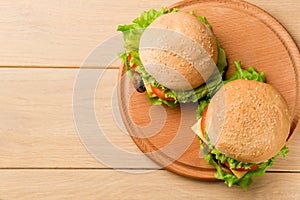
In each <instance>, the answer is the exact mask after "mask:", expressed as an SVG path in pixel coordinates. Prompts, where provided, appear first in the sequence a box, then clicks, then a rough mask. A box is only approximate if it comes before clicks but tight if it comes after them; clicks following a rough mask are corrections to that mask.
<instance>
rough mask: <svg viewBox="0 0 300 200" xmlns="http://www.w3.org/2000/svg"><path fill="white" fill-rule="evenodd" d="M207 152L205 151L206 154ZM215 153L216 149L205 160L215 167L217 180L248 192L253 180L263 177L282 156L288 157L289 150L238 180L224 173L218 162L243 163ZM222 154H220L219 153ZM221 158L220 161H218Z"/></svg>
mask: <svg viewBox="0 0 300 200" xmlns="http://www.w3.org/2000/svg"><path fill="white" fill-rule="evenodd" d="M200 146H202V142H200ZM200 149H204V148H203V147H200ZM205 152H206V151H204V153H205ZM215 152H218V151H217V150H216V149H215V148H214V149H213V150H212V152H210V153H208V154H206V156H205V158H204V159H205V160H206V161H207V162H208V163H209V164H211V165H213V166H214V167H215V168H216V170H217V172H216V173H215V177H216V178H217V179H220V180H223V181H224V183H225V184H227V185H228V187H231V186H233V185H240V186H242V187H243V189H244V190H245V191H247V190H248V186H249V185H251V183H252V182H253V180H252V178H253V177H256V176H262V175H264V174H265V172H266V171H267V169H268V168H269V167H270V166H272V165H273V163H274V161H275V160H276V158H277V157H278V156H280V155H282V156H283V157H286V156H287V154H288V148H287V147H286V146H284V147H283V148H282V149H281V150H280V151H279V152H278V153H277V154H276V155H275V156H274V157H272V158H270V159H269V160H268V161H267V162H262V163H259V168H258V169H256V170H253V171H250V172H247V173H246V174H245V175H244V176H243V177H242V178H240V179H239V178H238V177H236V176H235V175H234V174H229V173H227V172H226V171H224V170H223V169H222V168H221V166H219V165H218V160H219V159H223V160H224V162H225V160H227V161H228V159H231V160H232V162H236V163H241V162H240V161H234V159H232V158H228V157H226V156H225V155H223V156H222V157H220V155H219V157H218V155H217V154H215ZM218 154H220V153H218ZM218 158H219V159H218ZM221 162H222V161H221ZM246 164H250V163H246ZM238 165H239V164H236V166H238Z"/></svg>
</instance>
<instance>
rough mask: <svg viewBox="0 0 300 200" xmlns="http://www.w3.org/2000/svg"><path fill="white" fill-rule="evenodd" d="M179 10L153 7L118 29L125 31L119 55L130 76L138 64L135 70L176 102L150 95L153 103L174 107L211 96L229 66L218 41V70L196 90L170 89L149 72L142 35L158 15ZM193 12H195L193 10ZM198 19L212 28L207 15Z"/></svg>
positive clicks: (219, 84)
mask: <svg viewBox="0 0 300 200" xmlns="http://www.w3.org/2000/svg"><path fill="white" fill-rule="evenodd" d="M177 11H178V9H173V10H168V11H166V9H165V8H162V9H161V10H159V11H156V10H154V9H151V10H149V11H145V12H143V13H142V14H141V16H140V17H139V18H136V19H135V20H133V24H129V25H120V26H118V29H117V30H118V31H122V32H123V38H124V48H125V52H122V53H120V54H119V57H120V58H121V59H122V60H123V62H124V63H125V67H126V70H127V74H128V76H129V77H132V72H131V71H130V66H132V65H133V64H136V65H137V67H136V69H135V71H136V72H138V73H140V74H141V77H142V78H143V79H144V80H145V81H147V82H148V83H150V84H151V85H153V86H154V87H157V88H161V89H162V90H163V91H164V92H165V96H166V97H171V98H173V99H175V101H174V102H170V101H166V100H164V99H160V98H158V97H155V98H150V97H149V96H148V98H149V100H150V102H151V103H153V104H162V103H165V104H167V105H171V107H173V106H174V105H178V103H179V102H182V103H187V102H197V101H198V99H201V98H206V97H207V96H211V95H212V94H213V93H214V92H215V91H217V90H216V89H215V88H217V87H219V86H221V83H222V79H221V78H220V77H221V76H223V74H224V72H225V71H226V66H227V61H226V54H225V51H224V50H223V49H222V48H221V46H220V44H219V43H218V52H219V57H218V62H217V68H218V70H216V72H215V73H214V74H213V75H212V76H211V78H210V80H208V81H207V84H203V85H201V86H199V87H198V88H196V89H194V90H189V91H173V90H169V89H168V88H166V87H164V86H163V85H161V84H160V83H158V82H157V81H156V80H155V79H154V78H153V77H152V76H150V74H148V73H147V71H146V70H145V68H144V66H143V65H142V63H141V60H140V58H139V52H138V48H139V41H140V37H141V35H142V33H143V31H144V30H145V28H147V27H148V26H149V25H150V24H151V23H152V22H153V21H154V20H155V19H156V18H157V17H159V16H161V15H163V14H165V13H170V12H177ZM191 12H192V11H191ZM191 14H194V13H193V12H192V13H191ZM198 19H199V20H200V21H202V22H204V23H205V24H206V25H207V26H208V27H209V28H211V25H210V24H209V23H208V21H207V20H206V18H205V17H202V16H198ZM129 54H130V55H131V60H130V66H129V65H128V63H127V56H128V55H129ZM220 74H221V75H220ZM167 102H168V103H167Z"/></svg>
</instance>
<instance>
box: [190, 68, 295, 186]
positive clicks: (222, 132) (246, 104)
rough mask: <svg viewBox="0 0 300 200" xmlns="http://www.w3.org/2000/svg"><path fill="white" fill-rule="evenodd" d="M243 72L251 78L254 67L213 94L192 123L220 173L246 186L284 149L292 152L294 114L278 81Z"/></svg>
mask: <svg viewBox="0 0 300 200" xmlns="http://www.w3.org/2000/svg"><path fill="white" fill-rule="evenodd" d="M236 64H239V63H236ZM250 71H251V70H250ZM243 73H247V75H250V76H248V78H249V77H250V78H251V74H252V73H251V72H249V71H246V70H241V71H240V72H237V73H236V76H235V77H234V78H233V79H234V80H230V81H228V82H226V83H225V84H224V85H223V86H222V87H221V88H220V90H219V91H217V92H216V94H215V95H214V96H213V97H212V98H211V100H210V101H209V103H208V104H207V105H206V106H205V108H204V110H203V111H202V112H201V113H200V116H201V118H200V119H199V121H198V122H197V123H196V124H195V125H194V126H193V128H192V129H193V130H194V131H195V132H196V134H197V135H198V138H199V140H200V149H201V150H202V152H203V153H204V156H205V157H204V158H205V160H206V161H207V162H208V163H209V164H211V165H213V166H214V167H215V168H216V170H217V172H216V173H215V177H216V178H217V179H221V180H223V181H224V182H225V183H226V184H227V185H228V186H230V187H231V186H232V185H234V184H237V185H240V186H242V187H243V188H244V189H245V190H247V187H248V186H249V185H250V184H251V183H252V178H253V177H255V176H261V175H263V174H264V173H265V172H266V170H267V169H268V167H270V166H271V165H272V164H273V162H274V161H275V159H276V158H277V157H278V156H279V155H283V156H286V155H287V153H288V149H287V147H286V140H287V138H288V136H289V133H290V125H291V119H292V118H291V116H290V113H289V109H288V106H287V103H286V101H285V100H284V98H283V97H282V96H281V94H280V93H279V92H278V91H277V90H276V89H275V88H274V87H273V86H271V85H270V84H267V83H263V82H260V81H253V80H243V79H239V78H238V76H237V75H238V74H243ZM252 75H253V74H252ZM253 77H254V76H253ZM255 77H257V76H255ZM240 78H241V77H240ZM242 78H244V79H246V78H245V76H244V77H242ZM261 80H264V79H261ZM202 107H203V106H202Z"/></svg>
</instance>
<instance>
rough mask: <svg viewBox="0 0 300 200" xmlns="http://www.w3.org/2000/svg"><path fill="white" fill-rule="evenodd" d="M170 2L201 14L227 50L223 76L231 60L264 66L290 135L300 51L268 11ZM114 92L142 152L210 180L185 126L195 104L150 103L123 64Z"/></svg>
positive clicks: (205, 1)
mask: <svg viewBox="0 0 300 200" xmlns="http://www.w3.org/2000/svg"><path fill="white" fill-rule="evenodd" d="M170 8H179V10H180V11H181V12H189V11H192V10H193V11H194V12H195V14H196V15H202V16H205V17H206V18H207V20H208V21H209V23H211V25H212V27H213V31H214V33H215V35H216V36H217V38H218V40H219V41H220V43H221V45H222V47H223V48H224V50H225V51H226V53H227V58H228V61H229V69H228V72H227V76H230V75H231V74H232V73H233V72H234V71H235V68H234V66H233V61H235V60H240V61H242V66H243V67H244V68H247V67H249V66H253V67H255V68H256V69H257V70H258V71H259V72H265V74H266V79H267V82H268V83H270V84H272V85H273V86H274V87H276V88H277V89H278V90H279V91H280V92H281V94H282V95H283V96H284V98H285V99H286V101H287V102H288V105H289V108H290V110H291V112H292V114H293V116H294V118H293V124H292V128H291V135H290V136H292V135H294V134H295V133H296V129H297V128H298V126H299V116H300V99H299V92H300V88H299V86H298V84H299V72H300V56H299V50H298V48H297V46H296V45H295V43H294V42H293V40H292V38H291V37H290V35H289V34H288V33H287V31H286V30H285V29H284V28H283V27H282V26H281V25H280V24H279V23H278V22H277V21H276V20H275V19H274V18H273V17H272V16H270V15H269V14H268V13H266V12H265V11H263V10H261V9H260V8H258V7H256V6H253V5H251V4H249V3H246V2H242V1H235V0H200V1H193V0H191V1H183V2H179V3H176V4H174V5H172V6H170ZM137 15H138V14H137ZM118 98H119V105H120V109H121V114H122V118H123V122H124V124H125V126H126V128H127V130H128V132H129V133H130V135H131V137H132V139H133V141H134V142H135V143H136V145H137V146H138V147H139V148H140V149H141V151H142V152H144V153H145V154H146V155H147V156H149V157H150V158H151V159H152V160H154V161H155V162H157V163H158V164H160V165H161V166H162V167H164V168H166V169H168V170H170V171H172V172H175V173H177V174H180V175H183V176H187V177H192V178H197V179H206V180H215V178H214V173H215V170H214V169H213V167H211V166H209V165H207V164H206V161H205V160H204V159H203V157H204V156H203V155H202V154H201V153H200V149H199V141H198V139H197V137H196V136H195V134H194V132H193V131H192V130H191V126H192V125H193V124H195V123H196V121H197V120H196V109H197V104H186V105H181V106H179V107H177V108H168V107H167V106H153V105H151V104H150V103H149V101H148V99H147V97H146V95H145V94H141V93H138V92H136V91H135V89H134V88H133V86H132V84H131V82H130V79H129V78H128V77H127V76H126V73H125V69H124V68H123V67H122V68H120V74H119V87H118ZM290 138H291V137H289V139H290Z"/></svg>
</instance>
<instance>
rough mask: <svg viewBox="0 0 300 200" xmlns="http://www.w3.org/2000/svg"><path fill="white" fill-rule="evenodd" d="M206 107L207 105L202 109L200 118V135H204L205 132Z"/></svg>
mask: <svg viewBox="0 0 300 200" xmlns="http://www.w3.org/2000/svg"><path fill="white" fill-rule="evenodd" d="M207 108H208V105H207V106H206V107H205V108H204V110H203V113H202V118H201V122H200V127H201V131H202V135H203V136H204V137H205V134H204V133H205V119H206V113H207Z"/></svg>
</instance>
